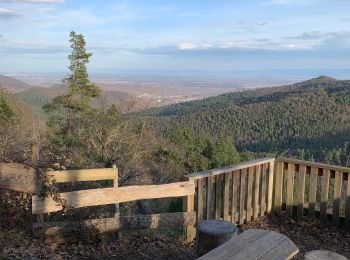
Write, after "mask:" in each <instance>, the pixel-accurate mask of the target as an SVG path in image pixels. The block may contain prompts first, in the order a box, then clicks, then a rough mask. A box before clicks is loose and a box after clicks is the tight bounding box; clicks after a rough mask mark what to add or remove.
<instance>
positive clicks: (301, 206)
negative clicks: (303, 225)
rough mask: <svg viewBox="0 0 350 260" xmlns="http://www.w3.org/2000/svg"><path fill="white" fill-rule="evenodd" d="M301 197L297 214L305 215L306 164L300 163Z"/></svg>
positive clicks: (299, 215)
mask: <svg viewBox="0 0 350 260" xmlns="http://www.w3.org/2000/svg"><path fill="white" fill-rule="evenodd" d="M298 178H299V185H300V187H299V199H298V206H297V216H298V217H302V216H304V204H305V178H306V166H305V165H299V174H298Z"/></svg>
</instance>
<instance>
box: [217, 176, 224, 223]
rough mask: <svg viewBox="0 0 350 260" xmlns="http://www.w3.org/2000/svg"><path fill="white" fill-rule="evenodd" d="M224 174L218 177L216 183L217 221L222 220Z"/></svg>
mask: <svg viewBox="0 0 350 260" xmlns="http://www.w3.org/2000/svg"><path fill="white" fill-rule="evenodd" d="M221 183H222V174H220V175H216V183H215V219H220V218H221V211H222V199H221V198H222V185H221Z"/></svg>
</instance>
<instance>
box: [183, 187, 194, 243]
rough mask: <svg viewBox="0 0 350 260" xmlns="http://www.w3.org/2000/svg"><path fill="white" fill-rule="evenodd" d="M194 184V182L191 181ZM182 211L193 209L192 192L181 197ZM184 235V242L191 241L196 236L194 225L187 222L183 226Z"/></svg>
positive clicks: (191, 210)
mask: <svg viewBox="0 0 350 260" xmlns="http://www.w3.org/2000/svg"><path fill="white" fill-rule="evenodd" d="M192 184H193V185H194V183H193V182H192ZM182 206H183V211H185V212H193V211H194V194H193V195H188V196H186V197H184V198H183V205H182ZM184 237H185V241H186V242H192V241H193V239H194V238H195V237H196V229H195V228H194V225H191V224H188V225H186V226H185V227H184Z"/></svg>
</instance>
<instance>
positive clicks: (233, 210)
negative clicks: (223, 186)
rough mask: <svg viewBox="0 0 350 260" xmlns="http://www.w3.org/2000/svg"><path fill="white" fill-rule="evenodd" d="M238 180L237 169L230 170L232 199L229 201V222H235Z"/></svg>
mask: <svg viewBox="0 0 350 260" xmlns="http://www.w3.org/2000/svg"><path fill="white" fill-rule="evenodd" d="M238 180H239V171H234V172H232V201H231V204H232V205H231V222H232V223H236V222H237V221H238V218H237V215H238V214H237V213H238V212H237V205H238V204H237V203H238Z"/></svg>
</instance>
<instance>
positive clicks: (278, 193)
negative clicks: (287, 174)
mask: <svg viewBox="0 0 350 260" xmlns="http://www.w3.org/2000/svg"><path fill="white" fill-rule="evenodd" d="M283 173H284V163H283V162H281V161H278V162H276V183H275V205H274V208H275V211H277V212H280V211H281V209H282V194H283Z"/></svg>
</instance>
